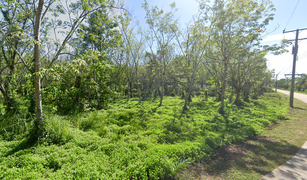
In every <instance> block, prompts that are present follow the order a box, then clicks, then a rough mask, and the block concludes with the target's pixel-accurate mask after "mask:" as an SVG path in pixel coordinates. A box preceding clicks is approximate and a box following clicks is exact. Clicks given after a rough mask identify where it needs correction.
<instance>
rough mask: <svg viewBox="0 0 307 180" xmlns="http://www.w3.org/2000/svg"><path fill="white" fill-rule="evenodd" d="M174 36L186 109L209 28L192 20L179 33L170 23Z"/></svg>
mask: <svg viewBox="0 0 307 180" xmlns="http://www.w3.org/2000/svg"><path fill="white" fill-rule="evenodd" d="M170 28H172V29H173V33H174V35H175V37H176V41H177V44H178V46H179V50H180V56H179V57H177V58H176V62H177V65H179V69H177V71H180V72H182V73H183V76H182V77H181V86H182V87H184V91H185V101H184V106H183V110H184V111H185V110H187V109H188V107H187V105H188V103H189V100H190V99H191V97H190V96H191V92H192V90H193V87H194V84H195V79H196V76H197V73H198V69H199V67H200V65H201V63H202V61H203V58H204V53H205V51H206V47H207V44H208V42H209V40H210V35H209V32H208V30H209V28H207V27H205V26H204V24H203V22H202V21H201V20H199V21H196V22H194V24H193V25H191V26H188V27H187V29H186V33H184V34H180V33H179V32H178V31H177V30H176V29H174V28H176V27H174V26H172V25H170Z"/></svg>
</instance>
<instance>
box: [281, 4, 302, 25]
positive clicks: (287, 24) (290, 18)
mask: <svg viewBox="0 0 307 180" xmlns="http://www.w3.org/2000/svg"><path fill="white" fill-rule="evenodd" d="M299 2H300V0H298V1H297V3H296V6H295V8H294V10H293V12H292V14H291V16H290V18H289V20H288V22H287V24H286V26H285V29H284V30H286V28H287V26H288V24H289V22H290V20H291V18H292V16H293V14H294V12H295V10H296V8H297V5H298V3H299Z"/></svg>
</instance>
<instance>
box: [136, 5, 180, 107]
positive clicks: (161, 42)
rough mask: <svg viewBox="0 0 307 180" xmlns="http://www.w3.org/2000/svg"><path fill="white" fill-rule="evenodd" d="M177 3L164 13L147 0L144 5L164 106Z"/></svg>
mask: <svg viewBox="0 0 307 180" xmlns="http://www.w3.org/2000/svg"><path fill="white" fill-rule="evenodd" d="M175 6H176V5H175V3H172V4H171V5H170V7H171V9H172V11H171V12H168V13H164V11H163V10H162V9H159V8H158V7H157V6H155V7H151V8H150V7H149V4H148V3H147V1H146V0H145V1H144V3H143V4H142V7H143V8H144V9H145V11H146V16H145V19H146V23H147V25H148V27H149V29H148V32H147V43H148V46H149V48H150V51H151V53H152V54H156V56H157V60H158V61H157V62H158V66H159V71H160V72H159V76H160V104H159V106H162V102H163V97H164V90H165V76H166V73H167V65H168V63H169V62H170V60H171V57H172V52H173V48H174V46H173V40H174V37H175V36H174V33H173V30H174V29H177V27H176V24H177V20H175V19H174V11H175Z"/></svg>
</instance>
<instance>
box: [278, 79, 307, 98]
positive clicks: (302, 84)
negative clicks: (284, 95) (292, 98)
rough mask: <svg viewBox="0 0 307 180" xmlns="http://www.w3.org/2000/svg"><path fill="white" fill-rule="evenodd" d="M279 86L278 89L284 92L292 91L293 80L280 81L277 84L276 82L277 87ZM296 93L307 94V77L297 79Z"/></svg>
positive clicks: (295, 82)
mask: <svg viewBox="0 0 307 180" xmlns="http://www.w3.org/2000/svg"><path fill="white" fill-rule="evenodd" d="M276 85H277V88H279V89H284V90H290V89H291V78H288V79H280V80H278V81H277V82H275V87H276ZM294 91H297V92H298V93H304V94H306V93H307V75H306V74H302V75H301V76H300V77H296V78H295V81H294Z"/></svg>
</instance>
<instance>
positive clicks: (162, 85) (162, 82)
mask: <svg viewBox="0 0 307 180" xmlns="http://www.w3.org/2000/svg"><path fill="white" fill-rule="evenodd" d="M160 93H161V95H160V104H159V107H161V106H162V102H163V96H164V76H163V74H162V78H161V91H160Z"/></svg>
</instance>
